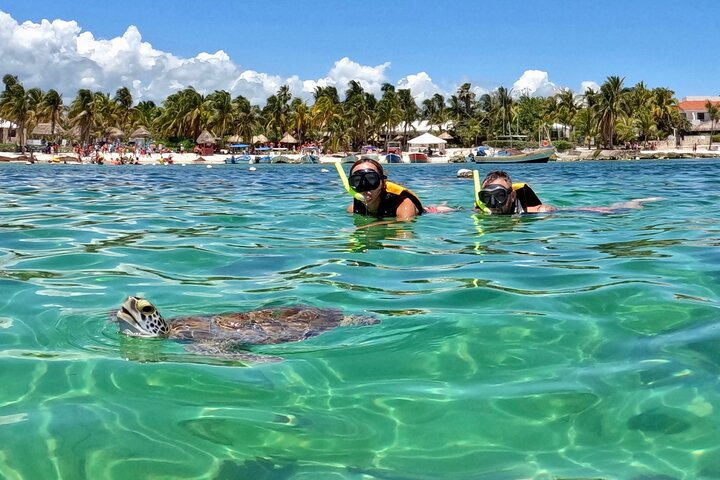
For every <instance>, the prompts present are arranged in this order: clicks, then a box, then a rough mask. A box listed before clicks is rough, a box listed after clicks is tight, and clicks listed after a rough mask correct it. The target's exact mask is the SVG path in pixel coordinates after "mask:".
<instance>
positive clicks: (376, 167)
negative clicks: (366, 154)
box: [350, 158, 387, 178]
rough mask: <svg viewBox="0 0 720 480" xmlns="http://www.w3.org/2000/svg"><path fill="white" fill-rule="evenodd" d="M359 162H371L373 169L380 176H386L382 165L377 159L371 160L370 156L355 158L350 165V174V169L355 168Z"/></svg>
mask: <svg viewBox="0 0 720 480" xmlns="http://www.w3.org/2000/svg"><path fill="white" fill-rule="evenodd" d="M361 163H372V164H373V165H374V166H375V169H376V170H377V171H378V173H379V174H380V178H387V177H386V176H385V171H384V170H383V167H382V165H380V162H378V161H377V160H373V159H372V158H361V159H359V160H356V161H355V163H353V164H352V167H350V173H351V174H352V171H353V170H355V167H357V166H358V165H360V164H361Z"/></svg>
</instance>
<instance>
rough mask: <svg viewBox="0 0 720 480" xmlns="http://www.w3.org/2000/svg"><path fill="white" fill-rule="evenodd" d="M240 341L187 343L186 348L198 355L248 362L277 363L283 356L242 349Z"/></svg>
mask: <svg viewBox="0 0 720 480" xmlns="http://www.w3.org/2000/svg"><path fill="white" fill-rule="evenodd" d="M238 345H239V344H238V343H237V342H233V341H229V340H226V341H214V342H195V343H188V344H186V345H185V350H187V351H188V352H190V353H196V354H198V355H207V356H210V357H217V358H224V359H229V360H237V361H240V362H248V363H275V362H281V361H282V358H280V357H274V356H271V355H257V354H255V353H251V352H248V351H246V350H240V349H239V348H238Z"/></svg>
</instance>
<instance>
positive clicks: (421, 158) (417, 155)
mask: <svg viewBox="0 0 720 480" xmlns="http://www.w3.org/2000/svg"><path fill="white" fill-rule="evenodd" d="M408 158H410V163H427V162H428V156H427V153H425V152H410V153H408Z"/></svg>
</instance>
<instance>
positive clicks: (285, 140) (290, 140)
mask: <svg viewBox="0 0 720 480" xmlns="http://www.w3.org/2000/svg"><path fill="white" fill-rule="evenodd" d="M280 143H281V144H287V145H295V144H296V143H298V141H297V140H295V137H293V136H292V135H290V134H289V133H286V134H285V136H284V137H283V138H282V140H280Z"/></svg>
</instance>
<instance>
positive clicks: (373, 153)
mask: <svg viewBox="0 0 720 480" xmlns="http://www.w3.org/2000/svg"><path fill="white" fill-rule="evenodd" d="M379 151H380V149H379V148H378V147H375V146H373V145H363V147H362V148H361V149H360V158H362V159H370V160H375V161H376V162H379V161H380V155H379V153H378V152H379Z"/></svg>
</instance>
